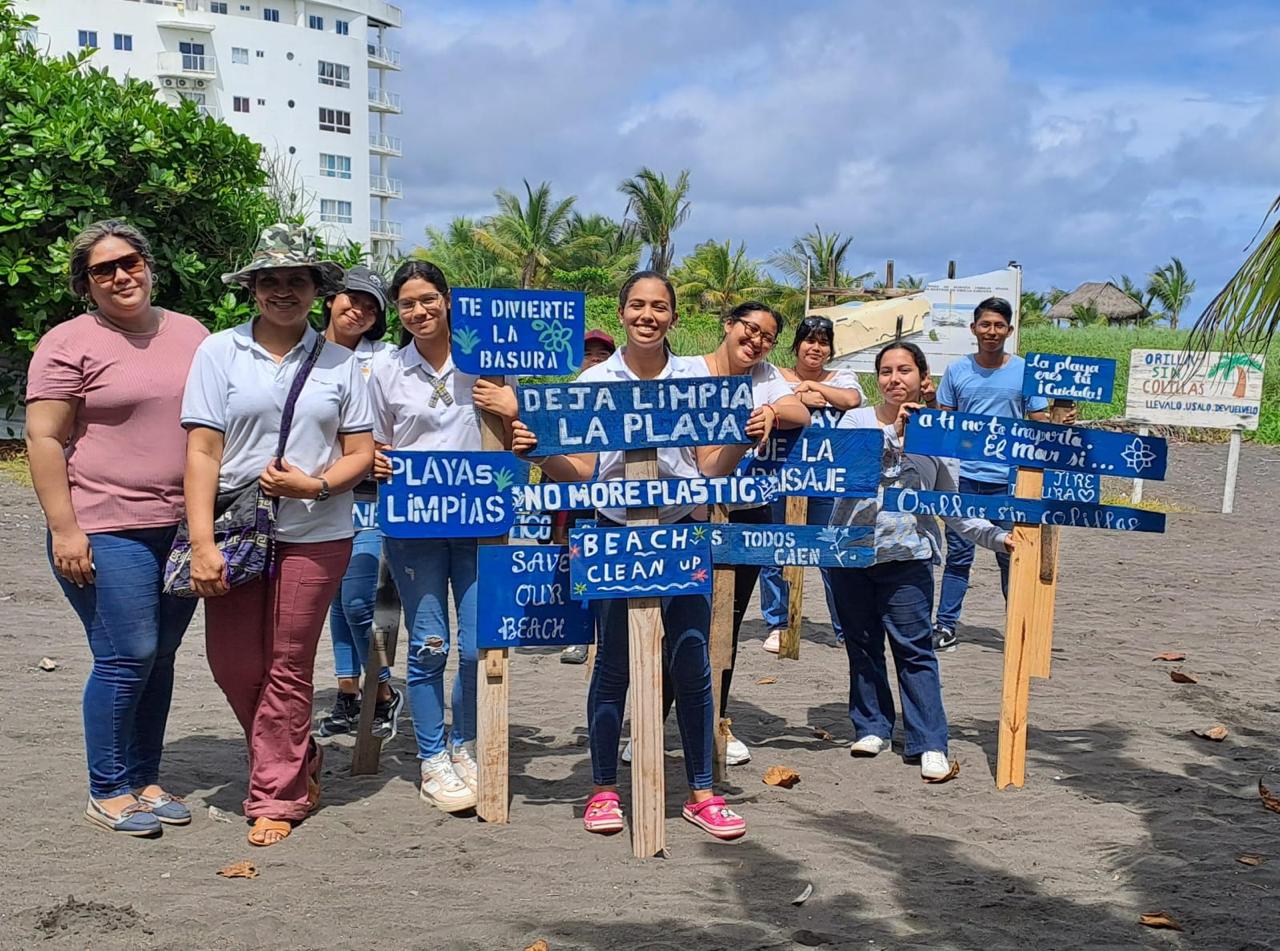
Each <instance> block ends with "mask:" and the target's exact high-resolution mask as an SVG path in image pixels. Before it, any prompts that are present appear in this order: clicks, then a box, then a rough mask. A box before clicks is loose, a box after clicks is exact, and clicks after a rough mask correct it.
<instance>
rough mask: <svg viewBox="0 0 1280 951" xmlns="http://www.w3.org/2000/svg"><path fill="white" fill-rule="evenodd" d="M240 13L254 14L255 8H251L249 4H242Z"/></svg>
mask: <svg viewBox="0 0 1280 951" xmlns="http://www.w3.org/2000/svg"><path fill="white" fill-rule="evenodd" d="M240 12H241V13H252V12H253V7H251V6H249V4H247V3H242V4H240Z"/></svg>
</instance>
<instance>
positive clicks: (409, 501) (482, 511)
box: [378, 450, 529, 538]
mask: <svg viewBox="0 0 1280 951" xmlns="http://www.w3.org/2000/svg"><path fill="white" fill-rule="evenodd" d="M387 455H388V456H389V457H390V458H391V478H390V479H388V480H387V481H386V482H383V483H382V484H381V485H379V486H378V524H379V526H381V528H382V533H383V534H384V535H387V536H390V537H391V538H492V537H493V536H495V535H505V534H506V533H507V532H508V531H509V530H510V529H511V526H512V525H513V524H515V519H516V507H515V506H514V505H512V503H511V493H510V491H509V490H510V488H511V486H512V485H514V484H515V483H517V482H522V481H525V480H526V479H528V471H529V470H528V464H527V463H525V462H522V461H520V460H519V459H517V458H516V457H515V456H513V455H512V454H511V453H509V452H405V451H400V450H396V451H391V452H388V453H387Z"/></svg>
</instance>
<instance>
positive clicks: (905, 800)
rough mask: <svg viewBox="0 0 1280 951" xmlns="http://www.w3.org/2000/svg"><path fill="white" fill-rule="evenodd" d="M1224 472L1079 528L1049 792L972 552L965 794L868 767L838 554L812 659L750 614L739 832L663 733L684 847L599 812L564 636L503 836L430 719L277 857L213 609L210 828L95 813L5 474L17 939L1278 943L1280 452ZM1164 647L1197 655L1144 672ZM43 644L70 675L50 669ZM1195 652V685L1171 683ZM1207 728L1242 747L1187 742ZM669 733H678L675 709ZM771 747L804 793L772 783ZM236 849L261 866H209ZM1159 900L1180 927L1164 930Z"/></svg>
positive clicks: (55, 626) (645, 944)
mask: <svg viewBox="0 0 1280 951" xmlns="http://www.w3.org/2000/svg"><path fill="white" fill-rule="evenodd" d="M1225 461H1226V449H1225V447H1223V446H1204V445H1199V446H1188V445H1179V446H1175V447H1172V449H1171V456H1170V475H1171V477H1170V481H1169V482H1168V483H1166V484H1163V485H1156V484H1148V486H1147V497H1148V498H1149V499H1150V498H1157V499H1162V500H1166V501H1168V502H1170V503H1172V504H1174V505H1175V506H1177V507H1178V508H1179V509H1181V510H1182V511H1179V512H1176V513H1175V514H1172V515H1170V516H1169V529H1168V534H1166V535H1163V536H1159V535H1143V534H1121V533H1113V532H1105V531H1087V530H1081V529H1069V530H1066V531H1065V532H1064V534H1063V540H1062V555H1061V581H1060V584H1059V589H1058V591H1059V593H1058V608H1057V628H1056V633H1055V640H1054V652H1053V676H1052V678H1051V679H1049V680H1046V681H1033V683H1032V689H1031V712H1030V723H1031V728H1030V739H1029V756H1028V764H1027V782H1026V786H1025V788H1023V789H1021V790H1009V791H1003V792H1000V791H997V790H996V789H995V787H994V783H993V779H992V774H993V769H994V762H995V755H996V721H997V718H998V715H999V705H1000V676H1001V653H1000V636H1001V629H1002V609H1003V604H1002V603H1001V600H1000V596H999V578H998V574H997V572H996V571H995V567H994V561H993V559H992V557H991V556H990V555H989V554H985V553H979V556H978V566H977V567H975V571H974V580H975V584H974V587H973V588H972V589H971V592H970V596H969V599H968V601H967V603H966V608H965V619H964V620H965V623H964V624H962V630H961V636H962V643H961V645H960V648H959V650H957V651H956V652H955V653H951V654H946V655H944V656H943V659H942V673H943V687H944V693H945V700H946V705H947V710H948V714H949V717H950V722H951V739H952V744H951V751H952V754H953V756H955V757H958V759H959V761H960V764H961V772H960V775H959V776H958V778H957V779H955V780H954V781H953V782H951V783H949V784H946V785H941V786H928V785H925V784H923V783H922V782H921V780H920V777H919V772H918V769H917V767H915V766H913V765H908V764H905V763H904V762H903V761H902V758H901V756H900V747H898V748H897V749H896V750H895V752H894V753H893V754H885V755H882V756H880V757H878V758H877V759H875V760H870V761H867V760H854V759H852V758H851V757H850V756H849V753H848V744H849V742H850V741H851V740H852V739H853V735H852V729H851V726H850V723H849V720H848V716H847V693H848V670H847V664H846V660H845V657H844V653H843V650H840V649H837V648H836V647H835V646H834V642H833V639H832V636H831V630H830V626H829V623H828V619H827V617H826V613H825V607H824V605H823V604H822V601H821V598H820V597H817V596H815V595H816V594H817V591H818V588H817V576H816V573H812V577H811V579H810V582H809V584H808V585H807V587H808V591H809V593H810V597H809V598H808V599H807V605H806V607H807V610H806V614H807V615H808V621H807V622H806V631H805V640H804V642H803V646H802V650H801V658H800V660H799V661H798V662H791V661H779V660H778V659H776V658H775V657H774V656H773V655H770V654H766V653H765V652H764V651H763V650H762V649H761V647H760V643H761V641H762V640H763V638H764V636H765V634H766V631H765V630H764V627H763V624H762V623H761V622H760V620H759V612H758V611H753V613H752V614H751V615H750V620H749V622H748V624H747V626H746V628H745V629H744V635H743V636H744V643H743V646H742V650H741V655H740V661H739V666H738V673H737V676H736V679H735V682H734V686H735V697H734V700H733V703H732V709H731V710H730V715H731V716H732V718H733V722H734V731H735V732H736V733H737V734H738V736H740V737H741V738H742V739H743V740H745V741H746V742H747V744H748V745H749V746H750V747H751V750H752V753H753V760H752V762H751V763H750V764H748V765H745V766H740V767H734V768H732V769H731V770H730V783H729V785H728V786H727V788H726V789H725V793H726V796H727V798H728V799H729V801H730V803H731V804H732V805H733V806H734V807H735V808H736V809H738V810H739V811H740V812H741V813H742V814H743V815H744V816H745V817H746V818H747V820H748V822H749V824H750V830H749V833H748V835H747V837H746V838H745V839H743V840H741V841H739V842H736V843H718V842H715V841H713V840H711V839H710V838H709V837H708V836H706V835H705V834H704V833H701V832H699V831H698V830H697V829H695V828H693V827H692V826H690V825H688V824H687V823H685V822H683V821H682V820H681V819H680V818H679V805H680V802H681V801H682V799H683V792H684V789H683V771H682V768H681V764H680V761H679V755H678V753H677V752H671V753H669V755H668V757H667V760H666V763H667V784H668V795H667V802H668V815H669V816H670V818H669V821H668V829H667V838H668V845H669V851H670V855H669V857H668V858H666V859H654V860H647V861H640V860H636V859H634V858H632V856H631V851H630V845H629V842H628V839H627V836H626V835H625V834H623V835H619V836H614V837H610V838H603V837H597V836H591V835H588V834H586V833H585V832H583V830H582V826H581V820H580V815H581V805H582V802H583V800H584V799H585V793H586V791H587V790H588V788H589V783H590V764H589V761H588V756H587V750H586V745H585V744H586V737H585V730H584V713H585V696H586V683H585V680H584V671H583V668H581V667H568V666H564V665H561V664H560V663H559V662H558V658H557V656H556V654H555V653H554V652H545V651H544V652H520V653H518V654H517V655H516V656H515V657H514V659H513V662H512V667H511V670H512V700H511V723H512V730H511V753H512V776H511V788H512V795H513V799H512V803H511V822H510V824H509V825H506V826H497V825H486V824H483V823H480V822H478V821H477V820H476V819H475V818H474V817H447V816H445V815H443V814H442V813H440V812H437V811H435V810H433V809H430V808H429V807H427V806H425V805H424V804H423V803H421V802H420V801H419V800H418V797H417V791H416V789H415V785H414V782H415V779H416V777H417V762H416V759H415V757H414V749H413V745H412V741H411V738H410V737H409V736H407V735H405V734H406V733H407V732H409V730H408V727H409V724H408V721H407V719H406V720H405V721H403V723H402V733H401V735H400V736H399V737H397V739H396V740H395V741H394V742H393V743H391V744H390V746H389V748H388V749H387V750H386V751H385V752H384V756H383V770H382V772H381V774H379V775H378V776H376V777H362V778H360V779H352V778H350V777H349V776H348V766H349V762H350V741H349V740H348V739H346V738H337V739H334V740H332V741H326V743H327V745H328V749H327V757H326V760H325V789H324V803H323V806H322V808H321V809H320V810H319V811H318V813H317V814H316V815H315V816H314V817H313V818H311V819H310V820H308V821H307V822H306V823H305V824H303V825H302V826H300V827H299V828H298V829H297V830H296V831H295V832H294V834H293V835H292V837H291V838H290V839H289V840H288V841H287V842H285V843H283V844H281V845H279V846H277V847H274V848H271V849H252V848H251V847H250V846H249V845H248V844H247V842H246V841H245V831H246V827H245V825H244V823H243V820H242V819H241V818H240V816H239V809H240V802H241V799H242V798H243V795H244V783H245V778H246V775H245V774H246V767H245V751H244V745H243V741H242V739H241V737H240V735H239V733H238V730H237V728H236V726H235V723H234V720H233V718H232V715H231V712H230V710H229V708H228V707H227V706H226V704H225V702H224V700H223V698H222V695H221V694H220V692H219V691H218V689H217V687H216V686H215V685H214V683H213V680H212V678H211V676H210V674H209V671H208V668H207V665H206V663H205V658H204V653H205V652H204V633H203V625H202V614H200V613H197V615H196V621H195V623H194V624H193V626H192V628H191V630H190V631H189V632H188V635H187V639H186V642H185V644H184V646H183V648H182V651H181V653H180V654H179V660H178V679H177V686H176V690H175V696H174V704H173V713H172V717H171V719H170V722H169V731H168V745H167V752H166V758H165V767H164V774H163V778H164V782H165V785H166V786H167V787H168V788H170V789H172V790H173V791H175V792H179V793H181V794H184V795H186V796H187V797H188V799H189V801H190V802H191V804H192V806H193V809H194V811H195V813H196V817H195V820H194V821H193V823H192V824H191V825H190V826H189V827H187V828H179V829H171V830H169V831H166V833H165V834H164V836H163V838H161V839H159V840H157V841H139V840H133V839H128V838H125V837H120V836H112V835H109V834H107V833H104V832H101V831H98V830H96V829H94V828H92V827H90V826H89V825H88V824H87V823H86V822H85V821H84V820H83V819H82V818H81V813H82V811H83V809H84V800H85V795H86V791H85V782H86V781H85V775H84V771H85V766H84V753H83V745H82V736H81V721H80V692H81V689H82V686H83V682H84V678H85V675H86V673H87V671H88V668H89V665H90V657H89V651H88V648H87V646H86V644H85V642H84V635H83V631H82V629H81V628H80V626H79V624H78V622H77V621H76V619H75V617H74V615H73V614H72V612H71V610H70V608H69V607H68V606H67V604H66V602H65V600H64V599H63V597H62V596H61V593H60V592H59V591H58V590H57V588H56V586H55V584H54V582H53V580H52V577H51V573H50V569H49V567H48V564H47V563H46V561H45V556H44V524H43V520H42V517H41V514H40V511H39V508H38V507H37V505H36V503H35V499H34V495H33V493H32V492H31V490H30V489H26V488H22V487H19V486H16V485H14V484H11V483H8V482H2V481H0V672H2V673H3V676H4V680H5V682H6V683H7V684H8V685H9V693H8V697H7V700H6V703H5V705H4V713H3V730H2V731H0V765H2V766H3V769H4V774H5V775H6V776H8V777H9V778H8V780H7V781H6V782H5V783H3V785H2V786H0V811H2V812H3V814H4V815H5V816H7V817H8V818H7V820H6V822H5V823H4V830H5V832H4V836H3V839H2V840H0V863H2V867H3V869H4V872H5V878H6V885H5V888H4V898H3V900H2V901H0V947H2V948H15V949H16V948H23V949H25V948H42V949H49V951H62V949H82V948H92V949H95V951H96V949H126V948H127V949H139V951H141V949H174V951H177V949H184V951H185V949H204V948H210V949H212V948H219V949H250V948H290V949H346V948H369V949H372V948H379V949H400V948H405V949H418V948H421V949H432V951H443V949H458V951H462V949H494V951H498V949H503V951H506V949H512V951H520V949H523V948H526V947H527V946H528V945H531V944H533V943H534V942H535V940H537V939H539V938H541V939H545V941H546V942H547V944H548V946H549V947H550V949H552V951H570V949H574V951H577V949H583V951H585V949H627V951H641V949H644V951H659V949H661V951H667V949H671V951H695V949H696V951H703V949H707V951H710V949H725V951H730V949H732V951H747V949H758V951H765V949H769V951H773V949H779V951H781V949H791V948H807V947H818V948H831V949H854V948H857V949H879V948H934V949H936V948H947V949H951V948H954V949H970V948H981V949H985V951H993V949H1003V948H1019V949H1021V948H1026V947H1041V948H1050V949H1057V948H1128V947H1135V946H1137V947H1169V948H1236V949H1246V948H1248V949H1253V948H1257V949H1262V948H1274V947H1280V899H1278V898H1277V894H1278V892H1280V814H1276V813H1273V812H1268V811H1266V810H1265V809H1264V808H1263V806H1262V804H1261V802H1260V800H1259V795H1258V782H1259V779H1260V778H1261V779H1262V780H1263V781H1264V782H1266V783H1267V784H1268V785H1269V786H1271V787H1272V788H1274V789H1277V790H1278V791H1280V749H1278V748H1277V746H1278V744H1280V661H1277V658H1276V652H1277V649H1278V647H1280V641H1277V638H1276V636H1275V632H1276V627H1277V624H1280V604H1278V603H1277V598H1276V593H1277V591H1280V565H1277V562H1276V559H1275V556H1274V552H1275V550H1276V538H1277V536H1276V534H1274V533H1275V532H1277V530H1278V529H1280V516H1278V515H1277V505H1276V500H1277V498H1280V495H1278V490H1277V489H1276V488H1275V487H1274V486H1273V481H1272V480H1274V479H1276V478H1278V477H1280V450H1276V449H1268V448H1265V447H1255V446H1251V445H1250V446H1246V447H1245V450H1244V453H1243V457H1242V460H1241V471H1240V480H1239V490H1238V493H1237V499H1236V514H1235V515H1232V516H1222V515H1219V514H1216V513H1217V507H1218V504H1219V502H1220V500H1221V491H1222V477H1223V470H1224V467H1225ZM1167 650H1176V651H1184V652H1185V653H1186V654H1187V658H1186V660H1185V661H1184V662H1183V663H1182V664H1180V665H1171V664H1168V663H1164V662H1156V661H1153V660H1152V658H1153V656H1154V655H1156V654H1158V653H1160V652H1162V651H1167ZM46 656H47V657H50V658H53V659H54V660H55V661H56V662H57V664H58V667H57V669H56V670H54V671H52V672H44V671H42V670H40V669H38V667H37V664H38V662H39V661H40V659H41V658H42V657H46ZM1172 666H1180V667H1182V668H1183V669H1184V670H1185V671H1187V672H1189V673H1191V674H1193V675H1194V676H1195V677H1196V678H1197V679H1198V681H1199V682H1198V683H1197V684H1177V683H1174V682H1172V681H1171V679H1170V676H1169V672H1170V668H1171V667H1172ZM331 670H332V659H331V655H330V652H329V648H328V637H327V635H326V637H325V638H324V640H323V641H322V648H321V657H320V661H319V663H318V665H317V685H318V689H317V710H323V709H327V707H328V705H329V704H330V703H331V701H332V697H333V687H334V685H333V680H332V679H331V677H330V676H329V673H330V672H331ZM769 678H773V679H774V680H773V682H767V683H762V682H760V681H764V680H767V679H769ZM1215 723H1221V724H1223V725H1225V726H1226V727H1227V728H1228V730H1229V735H1228V736H1227V738H1226V739H1225V741H1223V742H1220V743H1215V742H1211V741H1208V740H1205V739H1201V738H1199V737H1197V736H1195V735H1193V733H1192V731H1193V730H1196V729H1203V728H1206V727H1209V726H1211V725H1213V724H1215ZM828 734H829V735H830V737H831V738H830V739H828V738H826V736H827V735H828ZM668 745H669V746H670V747H671V749H672V750H673V751H674V750H678V749H679V744H678V739H677V735H676V731H675V726H674V723H673V724H671V726H670V729H669V730H668ZM771 765H784V766H790V767H792V768H794V769H795V770H797V771H798V772H799V773H800V775H801V777H802V781H801V782H800V784H799V785H798V786H796V787H795V788H793V789H790V790H785V789H780V788H775V787H771V786H766V785H764V784H763V783H762V781H761V777H762V775H763V773H764V771H765V769H766V768H767V767H769V766H771ZM625 783H626V778H625V773H624V792H623V796H624V801H625V799H626V796H627V792H626V788H625ZM211 806H212V807H214V808H215V809H216V810H219V811H221V812H222V813H225V814H229V815H225V816H224V817H223V818H224V819H229V820H230V821H221V820H219V819H216V818H213V817H211V815H210V808H209V807H211ZM1242 853H1256V854H1257V855H1260V856H1262V859H1263V864H1261V865H1260V866H1251V865H1245V864H1241V863H1240V862H1239V861H1238V860H1237V858H1238V856H1240V855H1241V854H1242ZM244 859H248V860H250V861H253V862H254V863H256V865H257V866H258V868H259V869H260V871H261V875H260V877H258V878H256V879H253V880H245V879H224V878H220V877H218V876H217V875H216V874H215V873H216V871H217V870H218V869H219V868H222V867H223V866H226V865H228V864H230V863H232V862H236V861H240V860H244ZM809 886H812V893H811V895H810V896H809V897H808V899H807V900H806V901H804V902H803V904H794V903H793V900H794V899H797V898H798V896H800V895H801V894H802V892H804V891H805V890H806V889H807V888H808V887H809ZM1151 912H1165V913H1167V914H1168V915H1171V916H1172V917H1173V918H1174V919H1176V920H1177V921H1178V922H1180V923H1181V925H1182V927H1183V928H1184V929H1185V930H1183V931H1182V932H1177V931H1172V930H1154V929H1150V928H1146V927H1143V926H1142V925H1140V924H1139V917H1140V915H1142V914H1144V913H1151Z"/></svg>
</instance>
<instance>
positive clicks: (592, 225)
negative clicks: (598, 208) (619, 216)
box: [555, 211, 640, 293]
mask: <svg viewBox="0 0 1280 951" xmlns="http://www.w3.org/2000/svg"><path fill="white" fill-rule="evenodd" d="M639 260H640V241H639V240H638V239H637V238H636V237H635V236H633V235H631V234H628V232H627V229H626V228H624V227H623V226H622V225H621V224H619V223H618V222H616V221H614V220H613V219H612V218H610V217H608V216H607V215H586V216H584V215H583V214H582V213H581V212H577V211H575V212H574V213H573V215H572V216H571V217H570V218H569V223H568V224H567V225H566V227H565V230H564V236H563V237H562V239H561V242H560V251H559V254H558V255H557V259H556V262H555V283H556V285H557V286H559V287H565V288H568V289H570V290H582V291H587V292H588V293H608V292H609V291H610V290H612V289H615V288H617V287H618V286H619V285H621V284H622V282H623V281H624V280H626V276H627V275H628V274H630V273H631V272H632V271H634V270H635V269H636V266H637V264H638V263H639Z"/></svg>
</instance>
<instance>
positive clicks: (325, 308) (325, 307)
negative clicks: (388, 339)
mask: <svg viewBox="0 0 1280 951" xmlns="http://www.w3.org/2000/svg"><path fill="white" fill-rule="evenodd" d="M338 294H366V295H368V296H370V297H372V296H373V295H372V294H369V292H368V291H347V290H341V291H338ZM338 294H330V295H329V296H328V297H326V298H325V299H324V303H323V304H321V305H320V316H322V317H323V318H324V323H323V324H322V325H321V327H320V329H321V330H324V329H326V328H328V326H329V321H330V320H331V319H332V318H333V301H334V298H336V297H337V296H338ZM386 335H387V312H386V309H385V308H382V307H379V308H378V316H377V317H376V318H374V321H373V324H372V325H371V326H370V327H369V329H368V330H366V331H365V332H364V333H362V334H361V335H360V336H362V337H364V339H365V340H371V341H373V342H374V343H377V342H378V341H379V340H381V339H382V338H383V337H385V336H386Z"/></svg>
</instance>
